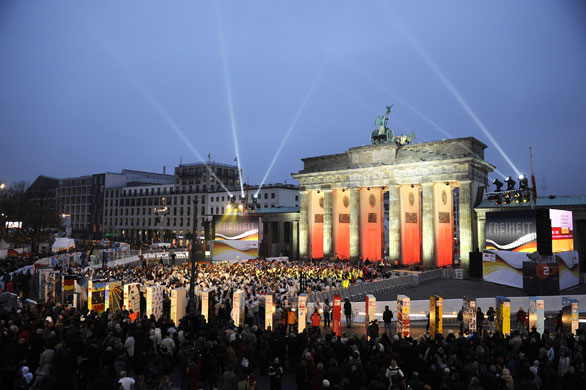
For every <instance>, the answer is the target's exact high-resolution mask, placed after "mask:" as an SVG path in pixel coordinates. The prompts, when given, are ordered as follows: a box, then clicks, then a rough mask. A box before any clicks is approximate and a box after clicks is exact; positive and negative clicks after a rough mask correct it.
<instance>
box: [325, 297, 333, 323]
mask: <svg viewBox="0 0 586 390" xmlns="http://www.w3.org/2000/svg"><path fill="white" fill-rule="evenodd" d="M331 320H332V306H330V302H329V301H328V299H327V298H326V301H325V302H324V328H329V327H330V324H331Z"/></svg>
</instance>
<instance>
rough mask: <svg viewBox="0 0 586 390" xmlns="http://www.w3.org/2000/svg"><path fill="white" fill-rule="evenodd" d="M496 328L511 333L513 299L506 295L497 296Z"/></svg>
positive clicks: (503, 332)
mask: <svg viewBox="0 0 586 390" xmlns="http://www.w3.org/2000/svg"><path fill="white" fill-rule="evenodd" d="M495 300H496V318H495V319H496V328H497V330H498V331H500V332H501V333H502V334H504V335H506V334H511V300H510V299H509V298H506V297H501V296H498V297H496V299H495Z"/></svg>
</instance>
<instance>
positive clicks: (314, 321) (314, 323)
mask: <svg viewBox="0 0 586 390" xmlns="http://www.w3.org/2000/svg"><path fill="white" fill-rule="evenodd" d="M320 324H321V316H320V315H319V311H318V309H317V307H316V308H315V309H313V314H312V315H311V327H312V328H313V329H312V330H313V332H314V333H315V334H319V326H320Z"/></svg>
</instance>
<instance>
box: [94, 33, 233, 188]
mask: <svg viewBox="0 0 586 390" xmlns="http://www.w3.org/2000/svg"><path fill="white" fill-rule="evenodd" d="M93 35H94V38H95V39H96V41H97V42H98V43H99V44H100V45H101V46H102V47H103V48H104V49H105V51H106V52H107V53H108V54H109V55H110V57H111V58H112V59H113V60H114V62H115V63H116V64H117V65H118V66H119V67H120V68H122V70H123V71H124V72H125V73H126V75H127V76H128V78H129V79H130V81H131V82H132V83H133V84H134V86H135V87H136V88H137V89H138V90H139V91H140V92H141V93H142V95H143V97H144V98H145V100H146V101H147V102H148V103H149V104H150V105H151V106H152V107H153V108H154V109H155V111H156V112H157V113H158V114H159V115H160V116H161V118H162V119H163V120H164V121H165V123H166V124H167V125H168V126H169V128H171V130H173V132H175V134H176V135H177V137H179V139H180V140H181V141H183V143H184V144H185V146H187V148H188V149H189V150H190V151H191V153H193V155H194V156H195V157H196V158H197V159H198V160H199V161H201V162H203V164H204V165H205V167H206V168H207V169H208V172H209V174H210V175H211V176H212V177H214V179H215V180H216V181H217V182H218V183H220V186H222V188H223V189H224V191H226V192H227V193H228V194H230V196H232V193H231V192H230V191H229V190H228V188H226V186H225V185H224V183H222V181H221V180H220V179H219V178H218V177H217V176H216V174H215V173H214V172H213V171H212V169H211V168H210V167H209V165H208V164H206V163H205V160H204V159H203V157H202V155H201V154H200V153H199V151H198V150H197V149H196V148H195V146H193V144H192V143H191V141H190V140H189V139H188V138H187V136H186V135H185V133H184V132H183V131H182V130H181V128H180V127H179V125H177V122H175V120H174V119H173V118H171V116H170V115H169V114H168V113H167V111H166V110H165V109H164V108H163V106H161V104H160V103H159V101H158V100H157V99H156V98H155V96H154V95H153V94H152V93H151V91H150V90H149V89H148V88H147V86H146V85H145V84H144V83H143V82H142V80H141V79H140V78H139V77H138V76H137V75H136V73H135V72H133V70H132V69H131V68H130V66H129V65H128V64H127V63H126V61H124V60H123V59H122V57H120V56H119V55H118V53H117V52H116V50H114V48H112V46H111V45H110V44H109V42H107V41H106V40H105V39H104V38H103V37H102V36H101V34H98V33H95V32H94V33H93Z"/></svg>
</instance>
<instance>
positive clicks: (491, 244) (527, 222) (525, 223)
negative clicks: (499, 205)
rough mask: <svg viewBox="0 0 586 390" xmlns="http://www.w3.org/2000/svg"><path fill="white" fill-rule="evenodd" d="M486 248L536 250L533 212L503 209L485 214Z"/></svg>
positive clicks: (535, 226) (516, 250)
mask: <svg viewBox="0 0 586 390" xmlns="http://www.w3.org/2000/svg"><path fill="white" fill-rule="evenodd" d="M485 232H486V249H493V250H505V251H514V252H535V251H536V250H537V225H536V216H535V213H534V212H531V211H529V212H527V211H505V212H494V213H487V214H486V226H485Z"/></svg>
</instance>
